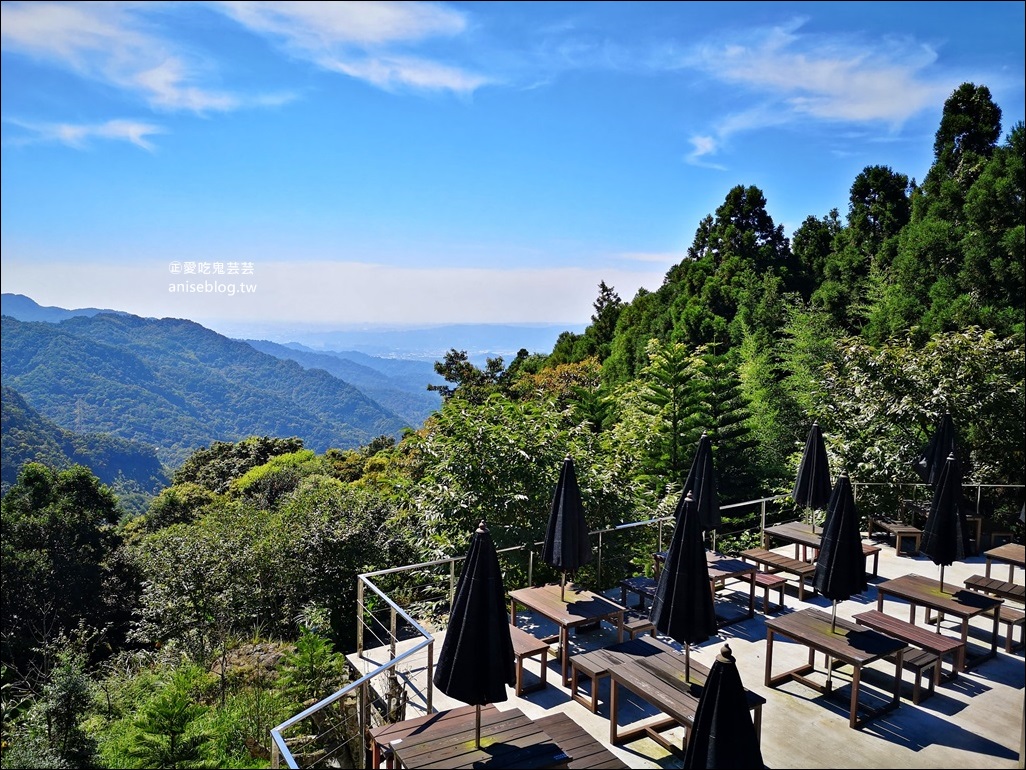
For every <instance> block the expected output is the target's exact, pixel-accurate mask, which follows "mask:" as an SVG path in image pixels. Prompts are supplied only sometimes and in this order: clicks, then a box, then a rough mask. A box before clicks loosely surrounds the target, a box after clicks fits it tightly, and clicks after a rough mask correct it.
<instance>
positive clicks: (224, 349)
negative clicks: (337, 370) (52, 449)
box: [2, 314, 405, 466]
mask: <svg viewBox="0 0 1026 770" xmlns="http://www.w3.org/2000/svg"><path fill="white" fill-rule="evenodd" d="M2 329H3V339H2V344H3V359H2V378H3V383H4V384H5V385H8V386H10V387H12V388H14V389H16V390H17V391H18V392H19V393H21V395H22V396H23V397H24V398H25V401H26V402H27V403H28V404H29V405H31V406H32V407H33V408H34V409H36V410H38V411H39V412H40V414H42V415H44V416H45V417H47V418H48V419H50V420H52V421H54V422H55V423H56V424H58V425H60V426H62V427H65V428H67V429H70V430H75V431H78V432H89V433H106V434H111V435H113V436H117V437H120V438H124V439H130V440H133V441H140V442H143V443H146V444H151V445H153V446H155V447H157V448H158V449H157V451H158V455H159V457H160V459H161V460H162V461H163V462H165V463H167V464H168V465H170V466H175V465H177V464H179V463H180V462H181V461H182V460H184V459H185V458H186V457H187V456H188V455H189V454H190V453H191V452H192V451H193V450H195V449H197V448H199V447H202V446H207V445H209V444H210V443H212V442H213V441H234V440H238V439H242V438H245V437H246V436H251V435H267V436H282V437H287V436H298V437H300V438H302V439H303V441H304V444H305V445H306V446H307V447H309V448H311V449H314V450H316V451H325V450H326V449H328V448H331V447H336V448H341V449H348V448H355V447H358V446H362V445H364V444H366V443H368V442H370V441H371V440H372V439H373V438H375V437H377V436H380V435H387V436H398V435H399V434H400V433H401V431H402V429H403V427H404V426H405V421H404V420H402V419H401V418H399V417H398V416H396V415H395V414H394V413H393V412H391V411H389V410H387V409H385V408H384V407H382V406H381V405H380V404H378V403H376V402H375V401H373V400H371V399H370V398H368V397H367V396H365V395H364V394H363V393H361V392H360V391H358V390H357V389H356V388H354V387H353V386H351V385H349V384H348V383H346V382H343V381H342V380H339V379H338V378H337V377H333V376H332V375H330V374H328V373H327V372H325V371H323V370H305V369H303V368H302V367H301V366H300V365H299V364H297V363H295V362H292V361H283V360H281V359H278V358H275V357H273V356H270V355H267V354H265V353H261V352H259V351H257V350H255V349H254V348H252V347H251V346H250V345H248V344H246V343H244V342H239V341H235V340H231V339H228V338H227V337H223V336H221V335H219V334H217V333H216V332H213V331H211V330H209V329H206V328H204V327H203V326H200V325H199V324H196V323H193V322H191V321H185V320H178V319H169V318H165V319H159V320H157V319H143V318H139V317H136V316H131V315H120V314H118V315H114V314H99V315H96V316H92V317H84V316H80V317H76V318H71V319H68V320H65V321H62V322H61V323H59V324H50V323H29V322H22V321H18V320H16V319H14V318H11V317H9V316H5V317H4V318H3V324H2Z"/></svg>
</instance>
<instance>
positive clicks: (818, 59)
mask: <svg viewBox="0 0 1026 770" xmlns="http://www.w3.org/2000/svg"><path fill="white" fill-rule="evenodd" d="M1024 8H1026V4H1024V3H1022V2H989V3H988V2H972V3H969V2H965V3H963V2H934V3H922V2H910V3H905V2H854V3H847V2H827V3H818V2H798V3H789V2H779V3H777V2H756V3H736V2H712V3H703V2H685V3H674V2H655V3H643V2H630V3H617V2H599V3H588V2H572V3H556V2H552V3H532V2H509V3H507V2H479V3H478V2H475V3H395V4H393V3H374V2H357V3H344V2H343V3H332V2H322V1H318V2H310V3H307V2H294V3H260V2H224V3H216V2H189V3H175V2H146V3H115V2H105V3H89V2H73V3H67V4H65V3H49V2H30V3H18V2H11V3H8V2H4V3H3V4H2V14H3V15H2V69H0V77H2V93H0V102H2V104H0V112H2V196H0V206H2V218H0V245H2V265H3V270H2V283H3V291H4V292H16V293H21V294H27V295H28V296H30V297H32V298H33V299H35V300H36V301H37V302H39V303H41V304H44V305H58V306H62V307H111V308H115V309H119V310H127V311H129V312H133V313H138V314H140V315H147V316H158V317H164V316H171V317H187V318H192V319H194V320H197V321H199V322H201V323H205V324H207V325H209V326H212V327H213V328H219V327H220V328H227V327H229V326H230V327H231V328H232V330H233V331H237V332H238V331H239V330H240V329H244V328H245V327H246V325H247V324H250V325H257V324H263V325H267V324H272V323H281V324H286V325H287V324H292V325H297V324H310V325H324V326H327V327H337V328H345V327H349V326H353V325H361V324H390V325H403V324H410V325H427V324H437V323H491V322H494V323H556V324H566V325H568V326H575V325H576V326H583V325H584V324H586V323H587V322H588V319H589V316H590V315H591V312H592V302H593V301H594V299H595V297H596V296H597V293H598V289H597V287H598V284H599V282H600V281H605V282H606V283H607V284H608V285H610V286H612V287H613V288H614V289H615V290H616V291H617V292H618V293H619V294H620V296H621V297H622V298H623V299H624V300H628V301H629V300H630V299H632V298H633V297H634V295H635V293H636V291H637V290H638V288H639V287H644V288H646V289H649V290H654V289H656V288H658V286H659V285H660V284H661V282H662V278H663V276H664V275H665V273H666V271H667V269H668V268H669V267H670V266H672V265H673V264H676V263H677V262H679V261H680V260H681V258H682V257H683V256H684V254H685V251H686V249H687V247H688V246H689V245H690V244H691V242H692V240H693V238H694V234H695V230H696V228H697V226H698V224H699V222H700V220H701V219H702V218H703V217H704V216H706V215H710V214H713V213H714V212H715V210H716V208H717V207H718V206H719V205H720V204H722V202H723V200H724V197H725V196H726V194H727V192H728V191H729V190H730V189H731V188H732V187H734V186H736V185H739V184H741V185H745V186H748V185H755V186H757V187H759V188H760V189H761V190H762V191H763V193H764V194H765V195H766V199H767V210H768V211H769V213H770V215H771V216H772V217H773V219H774V222H775V223H777V224H780V225H783V227H784V230H785V233H786V234H787V235H788V236H790V235H791V234H792V233H793V231H794V230H795V229H796V228H797V227H798V226H799V225H800V224H801V222H802V221H803V220H804V219H805V218H806V217H807V216H810V215H812V216H816V217H822V216H824V215H825V214H827V213H828V212H829V211H830V210H831V209H833V208H837V209H838V210H839V211H840V212H841V213H842V215H843V214H844V213H845V212H846V211H847V202H848V191H849V189H850V187H851V183H852V182H853V181H854V179H855V177H856V175H857V174H858V173H859V172H860V171H862V170H863V169H864V168H865V167H866V166H870V165H885V166H889V167H890V168H892V169H893V170H895V171H897V172H900V173H903V174H906V175H908V176H909V177H912V178H915V179H916V180H922V178H923V176H924V175H925V173H926V171H927V170H928V169H929V167H930V164H931V162H932V160H933V138H934V134H935V132H936V130H937V126H938V124H939V120H940V116H941V112H942V109H943V105H944V101H945V100H946V99H947V98H948V96H950V95H951V93H952V92H953V91H954V90H955V88H957V87H958V86H959V85H960V84H961V83H964V82H972V83H976V84H979V85H986V86H987V87H988V88H989V89H990V91H991V94H992V96H993V98H994V101H995V102H996V103H997V105H998V106H999V107H1000V108H1001V109H1002V112H1003V129H1004V131H1005V132H1007V131H1008V129H1009V128H1010V127H1011V126H1012V125H1013V124H1014V123H1015V122H1018V121H1021V120H1023V113H1024V106H1023V102H1024V76H1023V73H1024V70H1026V56H1024V47H1026V46H1024V35H1023V28H1024V23H1026V18H1024V16H1026V14H1024ZM190 286H191V288H193V289H197V288H200V287H201V286H202V287H203V288H204V289H206V288H207V287H212V288H211V289H209V290H207V291H192V290H189V287H190ZM176 287H183V288H185V289H186V290H185V291H182V290H179V289H177V288H176ZM247 287H248V288H247ZM232 292H234V293H232ZM240 333H244V332H240Z"/></svg>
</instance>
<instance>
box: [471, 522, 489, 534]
mask: <svg viewBox="0 0 1026 770" xmlns="http://www.w3.org/2000/svg"><path fill="white" fill-rule="evenodd" d="M486 532H488V525H487V524H485V520H484V519H481V521H480V523H478V525H477V529H476V530H474V534H475V535H483V534H485V533H486Z"/></svg>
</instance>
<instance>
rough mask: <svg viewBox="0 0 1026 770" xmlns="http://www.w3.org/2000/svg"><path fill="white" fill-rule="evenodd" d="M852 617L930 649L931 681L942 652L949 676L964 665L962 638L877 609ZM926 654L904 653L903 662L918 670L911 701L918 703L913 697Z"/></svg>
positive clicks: (938, 670) (937, 680)
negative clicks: (946, 658)
mask: <svg viewBox="0 0 1026 770" xmlns="http://www.w3.org/2000/svg"><path fill="white" fill-rule="evenodd" d="M852 620H854V621H855V622H856V623H858V624H859V625H862V626H866V627H867V628H872V629H873V630H874V631H879V632H880V633H882V634H887V636H892V637H894V638H895V639H900V640H901V641H903V642H905V643H907V644H911V645H914V646H915V647H917V648H919V649H920V650H923V651H924V652H928V653H930V654H931V655H932V656H933V658H934V660H933V662H932V664H931V665H933V667H934V671H933V682H934V683H936V684H939V683H940V682H941V679H942V672H941V664H942V662H943V659H944V656H945V655H951V656H952V659H951V676H950V677H949V678H951V679H954V678H955V677H956V676H957V675H958V672H959V671H961V670H963V669H964V668H965V653H966V650H965V642H963V641H962V640H961V639H956V638H954V637H951V636H946V635H944V634H938V633H937V632H936V631H932V630H930V629H928V628H925V627H923V626H917V625H913V624H912V623H908V622H906V621H904V620H901V619H900V618H896V617H894V616H893V615H888V614H886V613H883V612H880V611H879V610H867V611H866V612H858V613H856V614H854V615H852ZM924 661H925V658H924V657H923V656H911V655H906V656H905V660H904V661H903V663H906V664H907V665H906V668H916V667H918V668H919V669H920V670H919V671H917V672H916V674H917V675H916V692H915V693H913V701H914V702H915V703H918V702H919V701H916V700H915V698H916V697H918V694H917V693H918V689H919V677H918V674H919V673H921V670H922V668H923V667H924V666H925V662H924ZM930 691H931V692H933V687H932V686H931V687H930Z"/></svg>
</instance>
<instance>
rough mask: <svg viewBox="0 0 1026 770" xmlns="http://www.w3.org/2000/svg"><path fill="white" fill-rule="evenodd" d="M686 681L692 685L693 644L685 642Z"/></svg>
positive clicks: (689, 685)
mask: <svg viewBox="0 0 1026 770" xmlns="http://www.w3.org/2000/svg"><path fill="white" fill-rule="evenodd" d="M684 683H685V684H686V685H687V686H688V687H691V645H690V644H688V643H687V642H684Z"/></svg>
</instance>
